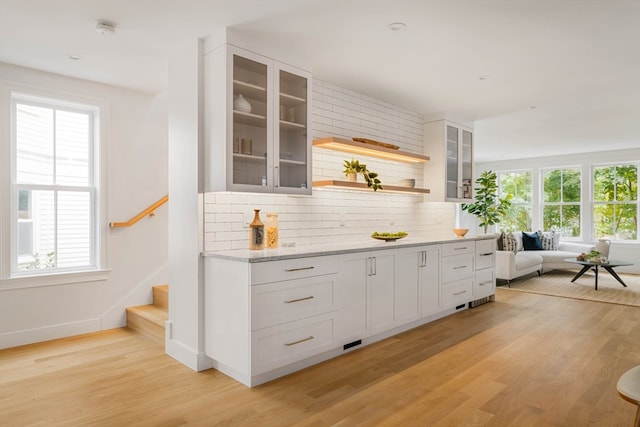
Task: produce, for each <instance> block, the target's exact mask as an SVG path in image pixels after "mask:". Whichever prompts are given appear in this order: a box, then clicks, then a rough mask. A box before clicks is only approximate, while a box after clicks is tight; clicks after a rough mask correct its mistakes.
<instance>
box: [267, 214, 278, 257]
mask: <svg viewBox="0 0 640 427" xmlns="http://www.w3.org/2000/svg"><path fill="white" fill-rule="evenodd" d="M265 222H266V224H265V228H266V235H267V248H268V249H274V248H277V247H278V234H279V232H278V214H277V213H274V212H268V213H267V220H266V221H265Z"/></svg>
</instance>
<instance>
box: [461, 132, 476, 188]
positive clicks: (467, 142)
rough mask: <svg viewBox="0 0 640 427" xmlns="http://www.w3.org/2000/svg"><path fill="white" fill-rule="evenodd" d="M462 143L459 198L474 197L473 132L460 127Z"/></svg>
mask: <svg viewBox="0 0 640 427" xmlns="http://www.w3.org/2000/svg"><path fill="white" fill-rule="evenodd" d="M460 133H461V137H462V145H461V147H460V191H461V194H459V195H458V198H462V199H472V198H473V185H472V179H473V134H472V133H471V132H470V131H468V130H466V129H460Z"/></svg>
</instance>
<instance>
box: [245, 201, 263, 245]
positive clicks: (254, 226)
mask: <svg viewBox="0 0 640 427" xmlns="http://www.w3.org/2000/svg"><path fill="white" fill-rule="evenodd" d="M253 212H255V213H254V215H253V221H251V224H249V249H251V250H258V249H264V223H263V222H262V221H261V220H260V209H254V210H253Z"/></svg>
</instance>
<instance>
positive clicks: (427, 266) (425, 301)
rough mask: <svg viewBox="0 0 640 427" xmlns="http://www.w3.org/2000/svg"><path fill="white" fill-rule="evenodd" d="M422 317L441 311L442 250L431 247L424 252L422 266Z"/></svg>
mask: <svg viewBox="0 0 640 427" xmlns="http://www.w3.org/2000/svg"><path fill="white" fill-rule="evenodd" d="M419 274H420V315H421V316H422V317H426V316H429V315H431V314H435V313H437V312H438V311H440V249H438V248H437V247H430V248H428V249H426V250H424V251H422V262H421V264H420V272H419Z"/></svg>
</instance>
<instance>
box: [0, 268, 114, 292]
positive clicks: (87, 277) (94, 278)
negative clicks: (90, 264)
mask: <svg viewBox="0 0 640 427" xmlns="http://www.w3.org/2000/svg"><path fill="white" fill-rule="evenodd" d="M109 273H111V270H110V269H108V270H94V271H79V272H73V273H53V274H51V273H50V274H40V275H32V276H24V277H12V278H10V279H0V290H1V291H5V290H10V289H26V288H40V287H43V286H57V285H67V284H72V283H84V282H98V281H104V280H107V279H108V278H109Z"/></svg>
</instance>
